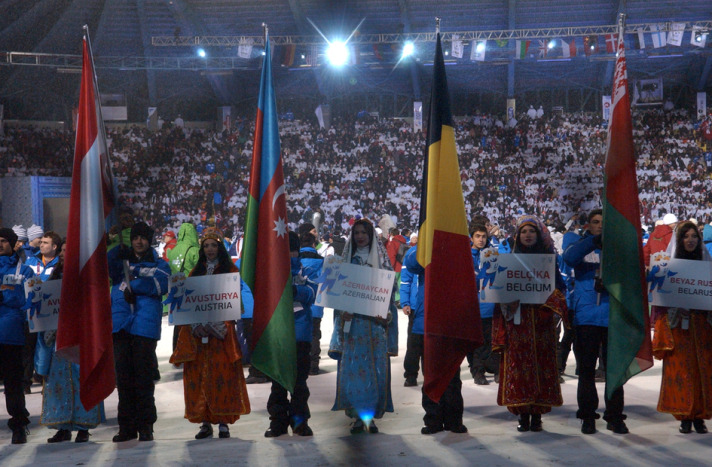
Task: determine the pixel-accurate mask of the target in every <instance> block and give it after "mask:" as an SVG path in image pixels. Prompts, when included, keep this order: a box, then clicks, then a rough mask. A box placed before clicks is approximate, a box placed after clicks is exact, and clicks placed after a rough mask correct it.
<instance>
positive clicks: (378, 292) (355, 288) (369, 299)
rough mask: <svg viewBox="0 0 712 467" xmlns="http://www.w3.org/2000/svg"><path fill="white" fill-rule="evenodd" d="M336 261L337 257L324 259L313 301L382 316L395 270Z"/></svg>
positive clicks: (336, 307) (350, 311) (386, 309)
mask: <svg viewBox="0 0 712 467" xmlns="http://www.w3.org/2000/svg"><path fill="white" fill-rule="evenodd" d="M340 260H341V258H340V257H337V256H329V257H327V258H326V259H325V260H324V266H323V268H322V271H321V275H320V276H319V279H317V282H318V283H319V290H318V291H317V293H316V300H315V301H314V304H315V305H319V306H325V307H329V308H334V309H337V310H343V311H348V312H349V313H358V314H360V315H366V316H377V317H381V318H386V317H387V316H388V307H389V305H390V303H391V292H392V291H393V284H394V282H395V277H396V273H395V272H393V271H386V270H385V269H377V268H371V267H368V266H359V265H357V264H350V263H344V262H341V261H340Z"/></svg>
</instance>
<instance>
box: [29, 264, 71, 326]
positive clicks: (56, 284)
mask: <svg viewBox="0 0 712 467" xmlns="http://www.w3.org/2000/svg"><path fill="white" fill-rule="evenodd" d="M61 291H62V281H61V280H56V281H47V282H42V279H40V278H39V277H33V278H32V279H30V280H28V281H26V282H25V297H26V298H27V303H26V304H25V306H26V307H27V323H28V325H29V327H30V332H41V331H54V330H55V329H57V320H58V319H59V294H60V292H61Z"/></svg>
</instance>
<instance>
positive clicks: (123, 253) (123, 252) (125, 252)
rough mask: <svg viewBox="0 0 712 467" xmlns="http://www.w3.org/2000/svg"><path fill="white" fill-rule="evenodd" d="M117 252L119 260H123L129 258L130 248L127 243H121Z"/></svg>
mask: <svg viewBox="0 0 712 467" xmlns="http://www.w3.org/2000/svg"><path fill="white" fill-rule="evenodd" d="M118 248H119V254H118V255H117V258H119V259H120V260H122V261H123V260H125V259H131V248H129V246H128V245H124V244H123V243H122V244H120V245H119V247H118Z"/></svg>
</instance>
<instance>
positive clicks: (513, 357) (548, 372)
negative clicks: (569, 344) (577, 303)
mask: <svg viewBox="0 0 712 467" xmlns="http://www.w3.org/2000/svg"><path fill="white" fill-rule="evenodd" d="M565 314H566V298H565V297H564V294H562V293H561V291H559V290H558V289H555V290H554V292H553V293H552V294H551V296H549V299H548V300H547V301H546V303H544V304H541V305H526V304H522V305H521V311H520V315H521V323H520V324H514V320H513V319H511V317H510V319H505V317H504V316H503V315H502V311H501V308H500V307H499V305H498V306H497V307H496V308H495V312H494V316H493V319H492V350H493V351H495V352H502V358H501V359H500V364H499V375H500V376H499V378H500V380H499V390H498V392H497V404H498V405H503V406H507V410H509V411H510V412H511V413H513V414H515V415H519V414H544V413H548V412H551V408H552V407H558V406H560V405H561V404H562V403H563V399H562V397H561V385H560V384H559V371H558V369H557V367H556V342H557V340H558V339H557V334H556V320H555V315H559V316H561V317H564V315H565Z"/></svg>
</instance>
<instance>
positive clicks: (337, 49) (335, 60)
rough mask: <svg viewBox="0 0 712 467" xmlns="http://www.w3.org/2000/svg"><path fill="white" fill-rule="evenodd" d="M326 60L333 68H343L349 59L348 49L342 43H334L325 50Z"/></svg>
mask: <svg viewBox="0 0 712 467" xmlns="http://www.w3.org/2000/svg"><path fill="white" fill-rule="evenodd" d="M326 58H327V59H328V60H329V62H330V63H331V64H332V65H333V66H335V67H340V66H344V65H346V62H347V61H348V59H349V49H348V48H346V44H344V43H343V42H341V41H334V42H332V43H331V44H329V47H328V48H327V49H326Z"/></svg>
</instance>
